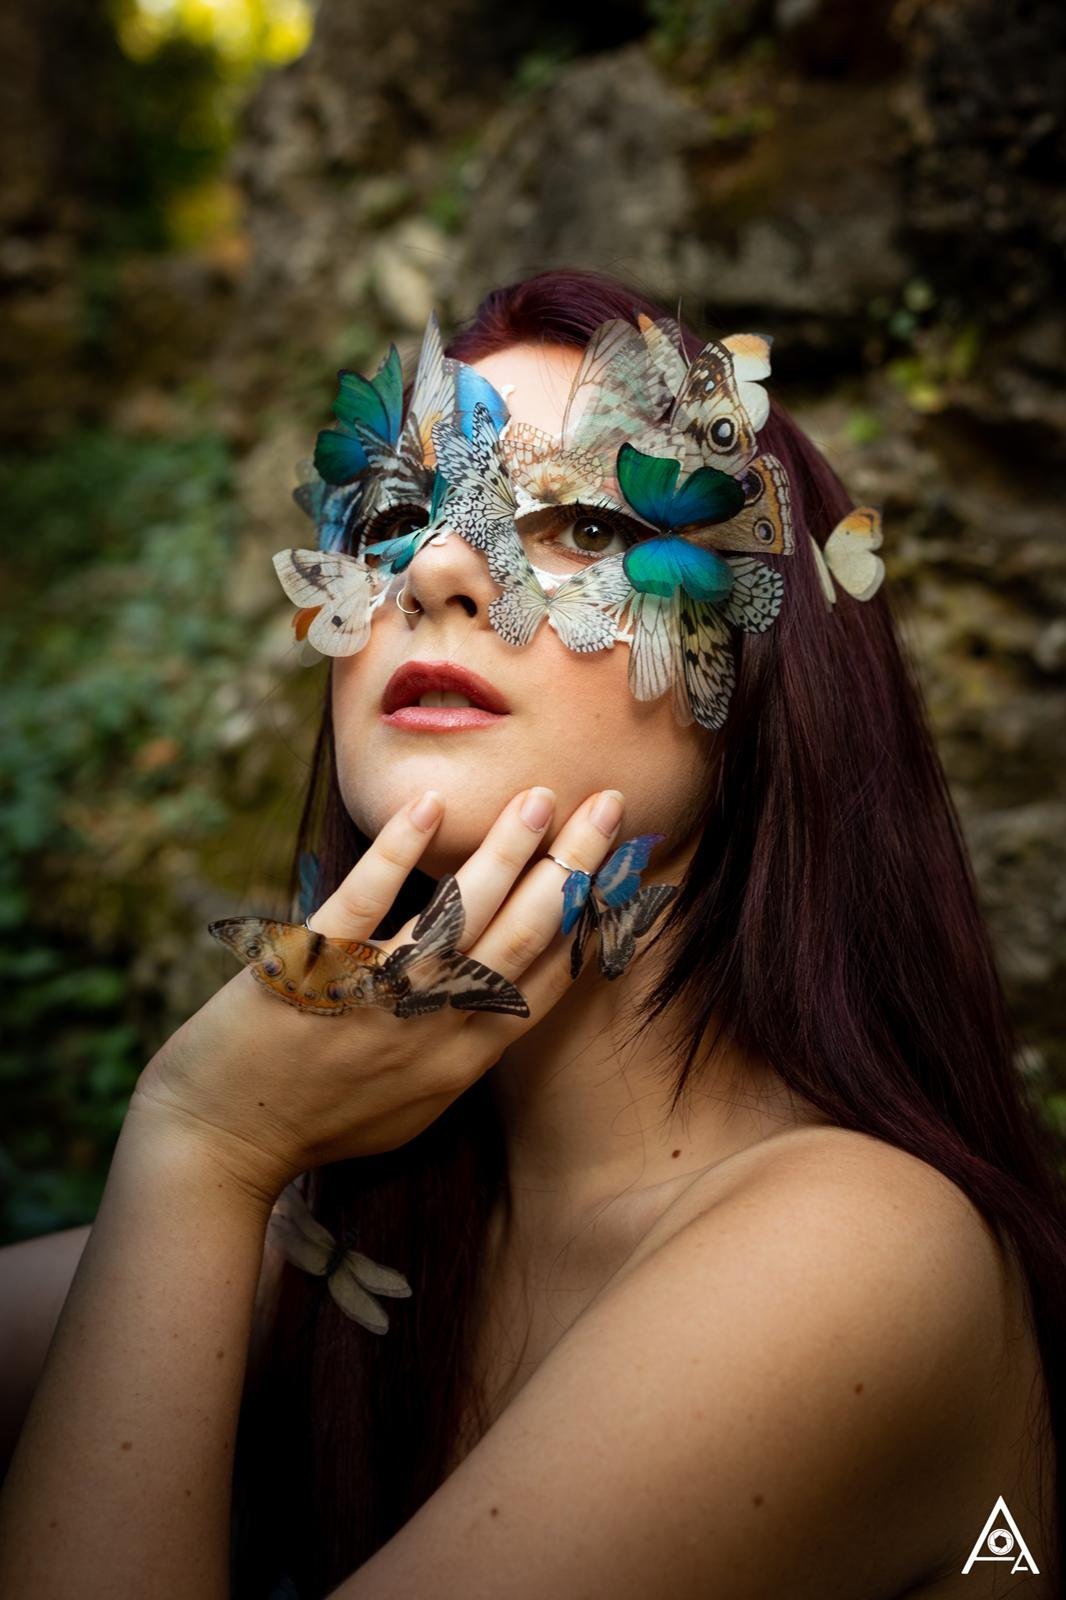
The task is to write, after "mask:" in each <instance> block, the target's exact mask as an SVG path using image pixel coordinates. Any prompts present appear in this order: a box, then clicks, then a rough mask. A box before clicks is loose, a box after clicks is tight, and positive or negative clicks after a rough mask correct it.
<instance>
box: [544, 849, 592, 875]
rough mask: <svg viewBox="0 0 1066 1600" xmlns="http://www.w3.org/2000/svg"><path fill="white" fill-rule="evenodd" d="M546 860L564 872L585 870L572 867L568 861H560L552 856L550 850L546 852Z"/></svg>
mask: <svg viewBox="0 0 1066 1600" xmlns="http://www.w3.org/2000/svg"><path fill="white" fill-rule="evenodd" d="M548 860H549V861H554V862H555V863H556V865H557V866H560V867H562V869H563V871H564V872H584V870H585V869H584V867H572V866H571V865H570V863H569V861H560V860H559V857H558V856H553V855H552V853H551V851H550V850H549V851H548Z"/></svg>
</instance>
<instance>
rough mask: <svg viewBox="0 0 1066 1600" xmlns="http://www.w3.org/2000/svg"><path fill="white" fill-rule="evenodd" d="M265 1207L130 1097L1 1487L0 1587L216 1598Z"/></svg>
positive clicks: (229, 1168) (212, 1151)
mask: <svg viewBox="0 0 1066 1600" xmlns="http://www.w3.org/2000/svg"><path fill="white" fill-rule="evenodd" d="M269 1216H270V1202H269V1199H268V1197H267V1196H266V1195H264V1194H261V1193H260V1192H258V1190H256V1189H254V1188H252V1187H251V1186H249V1185H248V1184H247V1183H246V1182H244V1181H242V1179H241V1177H240V1175H239V1169H238V1168H237V1167H236V1165H235V1164H234V1165H231V1164H229V1163H227V1162H225V1161H224V1160H223V1159H222V1157H221V1154H220V1151H219V1147H218V1143H217V1139H212V1140H209V1139H207V1138H206V1137H205V1138H201V1137H200V1136H199V1134H198V1133H197V1131H196V1130H195V1128H194V1127H192V1126H191V1125H190V1127H189V1128H188V1130H187V1131H183V1130H182V1129H181V1128H179V1127H176V1126H175V1125H174V1124H173V1123H172V1122H168V1121H164V1120H162V1119H161V1118H159V1117H158V1116H157V1115H156V1114H155V1112H154V1110H153V1108H152V1107H151V1106H150V1105H147V1104H144V1103H142V1102H140V1101H139V1100H138V1099H137V1098H136V1097H135V1098H134V1100H133V1101H132V1102H131V1105H130V1109H129V1111H128V1113H127V1116H126V1120H125V1123H124V1124H123V1128H122V1132H121V1134H120V1136H119V1140H118V1144H117V1146H116V1148H115V1155H114V1159H113V1161H112V1164H111V1171H110V1173H109V1175H108V1180H107V1185H106V1188H105V1190H104V1195H103V1200H102V1202H101V1206H100V1211H99V1214H98V1216H97V1218H96V1221H95V1222H94V1224H93V1228H92V1233H91V1235H90V1238H89V1242H88V1244H87V1245H86V1247H85V1251H84V1254H83V1256H82V1259H81V1261H80V1263H79V1265H78V1269H77V1272H76V1273H75V1275H74V1281H73V1284H72V1286H71V1290H70V1294H69V1296H68V1298H67V1302H66V1304H65V1306H64V1308H63V1312H62V1315H61V1316H60V1319H59V1323H58V1325H57V1328H56V1332H55V1336H54V1338H53V1342H52V1346H51V1349H50V1351H49V1354H48V1359H47V1362H46V1363H45V1368H44V1372H43V1374H42V1376H41V1380H40V1382H39V1384H38V1387H37V1391H36V1393H35V1395H34V1398H33V1403H32V1405H31V1407H30V1411H29V1415H28V1416H27V1419H26V1423H25V1426H24V1427H23V1430H22V1437H21V1439H20V1441H19V1445H18V1449H17V1450H16V1452H15V1455H14V1458H13V1460H12V1464H11V1469H10V1472H9V1474H8V1480H7V1483H6V1485H5V1488H4V1492H3V1495H2V1496H0V1593H3V1594H26V1595H29V1594H32V1595H34V1596H38V1597H40V1600H46V1597H47V1600H65V1597H66V1596H68V1595H70V1596H73V1595H75V1594H77V1595H78V1596H79V1597H85V1600H91V1597H92V1596H94V1595H105V1594H106V1595H109V1596H110V1595H114V1594H150V1595H152V1597H153V1600H169V1597H171V1596H173V1597H175V1600H177V1597H179V1596H180V1597H181V1600H187V1597H188V1596H189V1595H191V1594H195V1595H197V1596H200V1597H203V1600H211V1597H212V1596H215V1597H218V1600H224V1597H225V1596H226V1595H227V1594H228V1585H229V1536H230V1523H229V1518H230V1492H231V1474H232V1462H233V1446H234V1440H235V1437H236V1427H237V1416H238V1411H239V1406H240V1396H241V1388H242V1384H243V1379H244V1369H245V1361H246V1356H247V1349H248V1341H249V1334H250V1331H251V1319H252V1306H253V1302H254V1298H255V1290H256V1283H257V1279H258V1276H259V1269H260V1263H261V1260H262V1254H263V1243H264V1239H265V1235H266V1225H267V1222H268V1220H269Z"/></svg>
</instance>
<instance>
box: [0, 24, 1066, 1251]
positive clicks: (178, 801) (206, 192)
mask: <svg viewBox="0 0 1066 1600" xmlns="http://www.w3.org/2000/svg"><path fill="white" fill-rule="evenodd" d="M0 44H2V48H3V56H2V59H3V61H4V68H5V70H4V80H5V82H4V88H3V91H2V100H0V169H2V171H0V212H2V227H3V243H2V244H0V298H2V315H3V333H2V338H0V367H2V382H0V411H2V416H3V435H4V443H3V447H2V455H0V485H2V489H3V500H4V504H5V507H6V511H5V516H4V530H5V538H4V548H3V555H2V558H0V563H2V564H0V584H2V593H3V598H4V605H3V616H2V620H0V671H2V674H3V685H4V692H3V713H2V715H3V724H2V738H0V819H2V830H3V842H2V849H0V944H2V948H3V963H4V968H5V971H6V973H7V980H6V983H5V985H4V1006H3V1013H4V1015H3V1039H2V1054H0V1089H2V1097H3V1131H2V1134H0V1238H2V1239H3V1240H5V1241H6V1240H9V1239H15V1238H20V1237H24V1236H27V1235H31V1234H35V1233H41V1232H44V1231H47V1230H50V1229H52V1228H56V1227H61V1226H68V1225H72V1224H75V1223H80V1222H84V1221H88V1220H91V1218H92V1216H93V1215H94V1213H95V1210H96V1206H97V1203H98V1199H99V1195H100V1191H101V1188H102V1184H103V1181H104V1177H105V1175H106V1171H107V1166H108V1162H109V1160H110V1156H111V1152H112V1149H113V1146H114V1141H115V1138H116V1137H117V1134H118V1130H119V1127H120V1125H121V1121H122V1118H123V1115H124V1113H125V1109H126V1104H127V1101H128V1097H129V1094H130V1091H131V1089H132V1086H133V1083H134V1080H135V1078H136V1076H137V1074H138V1073H139V1072H140V1070H141V1068H142V1067H143V1065H144V1064H145V1062H146V1061H147V1060H148V1058H149V1056H150V1055H151V1054H152V1053H153V1052H154V1050H155V1049H156V1048H157V1047H158V1045H159V1044H160V1043H161V1042H162V1040H163V1039H164V1038H165V1037H166V1036H167V1035H168V1034H169V1033H170V1032H172V1031H173V1029H174V1028H175V1027H176V1026H177V1025H178V1024H179V1023H180V1022H181V1021H182V1020H183V1019H184V1018H185V1017H186V1016H187V1015H188V1014H189V1013H190V1012H191V1011H192V1010H194V1009H195V1008H196V1007H198V1006H199V1005H200V1004H201V1003H202V1002H203V1001H204V1000H205V999H206V998H207V996H208V995H209V994H210V993H211V992H212V990H213V989H215V988H216V987H217V986H218V985H219V983H221V982H222V981H224V980H225V979H226V978H228V977H229V976H230V975H231V973H232V971H233V963H232V959H231V958H230V957H229V956H228V954H227V953H226V952H225V951H222V950H221V949H220V948H219V947H218V946H217V945H216V944H215V943H214V942H213V941H212V940H211V939H210V938H209V936H208V935H207V933H206V932H205V929H204V924H205V923H206V921H207V920H208V918H209V917H212V916H221V915H226V914H239V913H243V912H247V911H250V910H267V909H270V910H273V911H274V912H275V913H280V914H282V915H287V914H288V912H287V907H286V901H285V899H284V892H285V883H286V877H287V871H288V865H289V856H290V853H291V850H292V842H293V837H294V831H295V827H296V822H297V818H298V812H299V805H300V801H301V797H302V786H303V782H304V778H305V775H306V770H307V761H308V756H309V753H310V745H311V737H312V733H313V726H314V722H315V719H316V715H317V707H318V705H319V703H320V699H321V695H322V691H323V685H324V674H325V666H324V664H323V663H321V662H318V664H316V665H307V664H305V657H304V655H303V653H302V652H300V651H298V650H294V647H293V644H292V634H291V629H290V617H291V606H290V604H289V602H288V601H287V600H285V598H284V597H283V595H282V594H281V592H280V589H279V588H278V585H277V582H276V579H275V577H274V573H273V569H272V567H271V564H270V556H271V554H272V553H273V552H274V551H275V550H277V549H280V548H282V547H285V546H289V545H293V544H306V543H307V542H309V529H310V524H308V523H307V522H306V521H305V519H304V518H303V517H302V516H301V513H300V512H299V511H298V510H297V508H296V507H295V505H293V503H292V501H291V498H290V493H291V488H292V485H293V483H294V481H295V479H294V473H293V468H294V463H295V462H296V461H297V460H298V459H300V458H301V457H305V456H307V455H309V454H310V451H311V446H312V443H313V439H314V435H315V432H316V431H317V430H318V428H320V427H322V426H325V425H326V424H327V422H328V421H329V408H330V404H331V402H332V397H333V390H334V377H335V370H336V368H338V367H339V366H342V365H344V366H353V367H356V368H359V369H365V368H367V367H369V366H370V365H372V364H376V362H377V360H378V359H379V357H380V356H381V355H382V354H383V353H384V351H385V349H386V348H387V345H388V341H389V340H390V339H395V340H396V342H397V344H398V345H399V347H400V350H401V354H402V355H403V356H404V357H405V360H407V359H409V358H412V357H413V355H414V354H415V352H416V349H417V343H418V339H419V336H420V334H421V330H422V327H423V324H424V321H425V318H426V315H427V313H428V312H429V310H430V308H431V307H432V306H436V307H437V308H438V310H439V313H440V315H441V318H442V321H443V324H444V327H445V331H446V332H447V331H448V330H449V328H450V326H451V325H452V324H454V322H455V321H456V320H457V319H461V318H465V317H467V316H469V315H470V314H471V313H472V311H473V310H474V307H475V305H476V304H477V301H478V299H479V297H480V296H481V294H482V293H483V292H484V291H485V290H486V289H487V288H489V287H491V286H492V285H493V284H495V283H500V282H504V281H507V280H509V279H511V278H513V277H516V276H520V275H523V274H525V273H528V272H531V271H535V270H537V269H539V268H541V267H545V266H551V265H576V266H585V267H594V268H600V269H603V270H607V271H610V272H615V273H618V274H620V275H622V276H624V277H628V278H629V279H630V280H631V281H632V282H634V283H635V284H637V285H639V286H640V287H642V288H643V289H644V290H645V291H646V292H648V293H650V294H652V295H653V296H656V297H658V298H659V299H661V300H662V301H663V302H664V303H665V304H666V305H668V306H670V307H675V306H676V304H677V301H678V298H679V297H680V301H681V311H682V314H683V315H684V317H685V318H686V319H687V320H688V321H690V322H692V323H693V324H695V326H696V327H697V329H698V330H699V331H702V332H704V333H705V334H709V333H710V332H712V331H718V332H731V331H740V330H744V329H756V330H760V331H766V332H770V333H772V334H773V335H774V338H775V344H774V376H773V388H774V392H775V394H776V395H777V396H778V397H779V398H781V399H782V400H783V401H784V402H785V403H786V404H787V405H789V406H790V407H791V408H792V409H793V411H794V412H795V414H796V415H797V416H798V418H799V420H800V422H801V423H802V424H803V425H804V426H805V427H806V428H807V430H808V431H809V432H810V433H811V434H812V436H813V437H814V438H815V440H816V442H817V443H818V444H819V446H820V447H821V449H822V450H823V451H824V452H825V454H826V455H827V456H828V457H829V459H830V460H831V461H832V462H833V464H834V465H835V466H836V468H837V469H838V471H839V472H840V473H841V475H842V476H843V478H844V481H845V483H846V484H847V486H848V488H849V490H850V491H851V493H852V495H853V497H854V498H855V500H856V501H857V502H862V501H866V500H872V501H874V502H875V503H877V504H879V505H881V506H882V507H883V509H884V512H885V520H886V549H885V551H884V554H885V556H886V559H887V564H888V569H889V583H890V585H891V588H892V591H893V594H894V597H895V601H896V603H897V605H898V606H899V607H900V608H901V610H902V612H903V615H904V620H905V630H906V636H907V639H908V642H909V644H910V647H911V649H912V651H913V653H914V655H915V656H916V658H917V661H918V663H919V666H920V671H921V675H922V679H923V683H924V687H925V690H926V694H927V697H928V702H929V707H930V712H931V716H932V719H933V722H934V726H935V729H936V733H937V737H938V740H939V744H940V749H941V751H942V753H943V758H944V761H945V763H946V765H947V769H948V773H949V776H950V779H951V782H952V786H953V790H954V793H955V796H956V799H957V802H958V804H959V807H960V809H961V812H962V815H963V819H964V823H965V827H966V831H967V835H968V838H969V842H970V846H971V849H972V853H973V857H974V861H975V865H976V869H977V874H978V878H979V881H980V887H981V891H982V895H983V898H984V903H985V906H986V908H987V911H988V915H989V917H990V919H991V923H992V926H993V930H994V933H995V937H996V942H997V947H998V952H999V958H1000V963H1001V968H1002V971H1003V974H1004V977H1005V980H1006V983H1007V986H1008V989H1009V993H1010V997H1011V1001H1012V1004H1013V1007H1014V1012H1015V1016H1016V1018H1017V1021H1018V1025H1019V1028H1020V1030H1021V1038H1022V1048H1021V1050H1020V1053H1019V1059H1018V1070H1019V1072H1020V1073H1021V1074H1022V1075H1023V1078H1024V1083H1025V1088H1026V1091H1027V1093H1028V1094H1030V1095H1031V1097H1032V1101H1033V1104H1034V1106H1035V1107H1036V1108H1037V1112H1038V1114H1039V1115H1040V1116H1041V1117H1042V1118H1044V1119H1046V1120H1047V1121H1048V1122H1049V1123H1050V1124H1052V1125H1053V1126H1055V1127H1056V1128H1057V1129H1058V1130H1059V1132H1060V1135H1061V1136H1062V1137H1063V1142H1064V1147H1066V1032H1064V1028H1063V1021H1064V1016H1063V1012H1064V994H1066V981H1064V980H1066V970H1064V969H1066V870H1064V869H1066V759H1064V757H1066V537H1064V527H1063V513H1062V505H1063V500H1064V491H1066V450H1064V441H1066V386H1064V374H1066V359H1064V358H1066V314H1064V305H1063V300H1062V296H1061V290H1062V285H1063V277H1064V273H1063V268H1064V250H1066V184H1064V182H1063V179H1064V174H1066V126H1064V108H1063V97H1062V93H1061V89H1062V84H1063V82H1064V81H1066V10H1064V9H1063V7H1062V6H1061V5H1059V4H1052V3H1050V0H1048V3H1045V0H1016V3H1015V4H1014V5H1012V6H1009V7H1004V6H1003V5H1001V4H999V3H998V0H955V3H952V0H867V3H864V4H863V5H855V4H854V0H630V3H621V4H613V5H612V4H607V5H600V6H598V7H597V8H595V9H589V10H583V9H582V8H580V7H576V6H574V5H573V4H564V3H561V0H559V3H549V0H539V3H535V0H527V3H526V4H524V5H523V6H520V7H519V6H511V5H502V4H499V3H493V0H405V3H403V4H397V3H395V0H319V3H318V5H317V6H315V5H314V4H313V3H312V0H112V3H111V4H110V5H109V4H108V3H107V0H95V3H93V0H6V4H5V6H4V8H3V10H2V12H0ZM841 692H842V693H845V692H846V685H842V686H841ZM856 825H857V826H861V822H858V821H857V823H856ZM870 847H871V849H876V848H877V842H876V840H875V839H871V841H870Z"/></svg>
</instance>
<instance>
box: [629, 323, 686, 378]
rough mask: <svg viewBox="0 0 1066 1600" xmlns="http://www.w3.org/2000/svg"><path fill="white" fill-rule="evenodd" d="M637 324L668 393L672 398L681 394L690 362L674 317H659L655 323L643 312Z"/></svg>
mask: <svg viewBox="0 0 1066 1600" xmlns="http://www.w3.org/2000/svg"><path fill="white" fill-rule="evenodd" d="M637 323H638V325H639V327H640V332H641V336H642V337H643V339H644V347H645V349H646V350H647V352H648V355H649V356H650V358H651V361H652V365H653V366H654V367H655V370H656V371H657V372H658V373H659V375H660V377H661V378H662V381H663V383H664V384H665V385H666V389H667V392H668V393H669V394H670V395H672V396H676V395H678V394H680V392H681V389H682V386H683V384H684V382H685V375H686V373H687V372H688V362H687V361H686V359H685V357H684V355H683V354H682V353H681V331H680V329H679V328H678V325H677V323H676V322H675V321H674V319H673V317H659V318H658V319H657V320H656V321H654V322H653V321H652V319H651V317H649V316H648V315H647V314H646V313H645V312H643V311H641V312H638V314H637Z"/></svg>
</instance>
